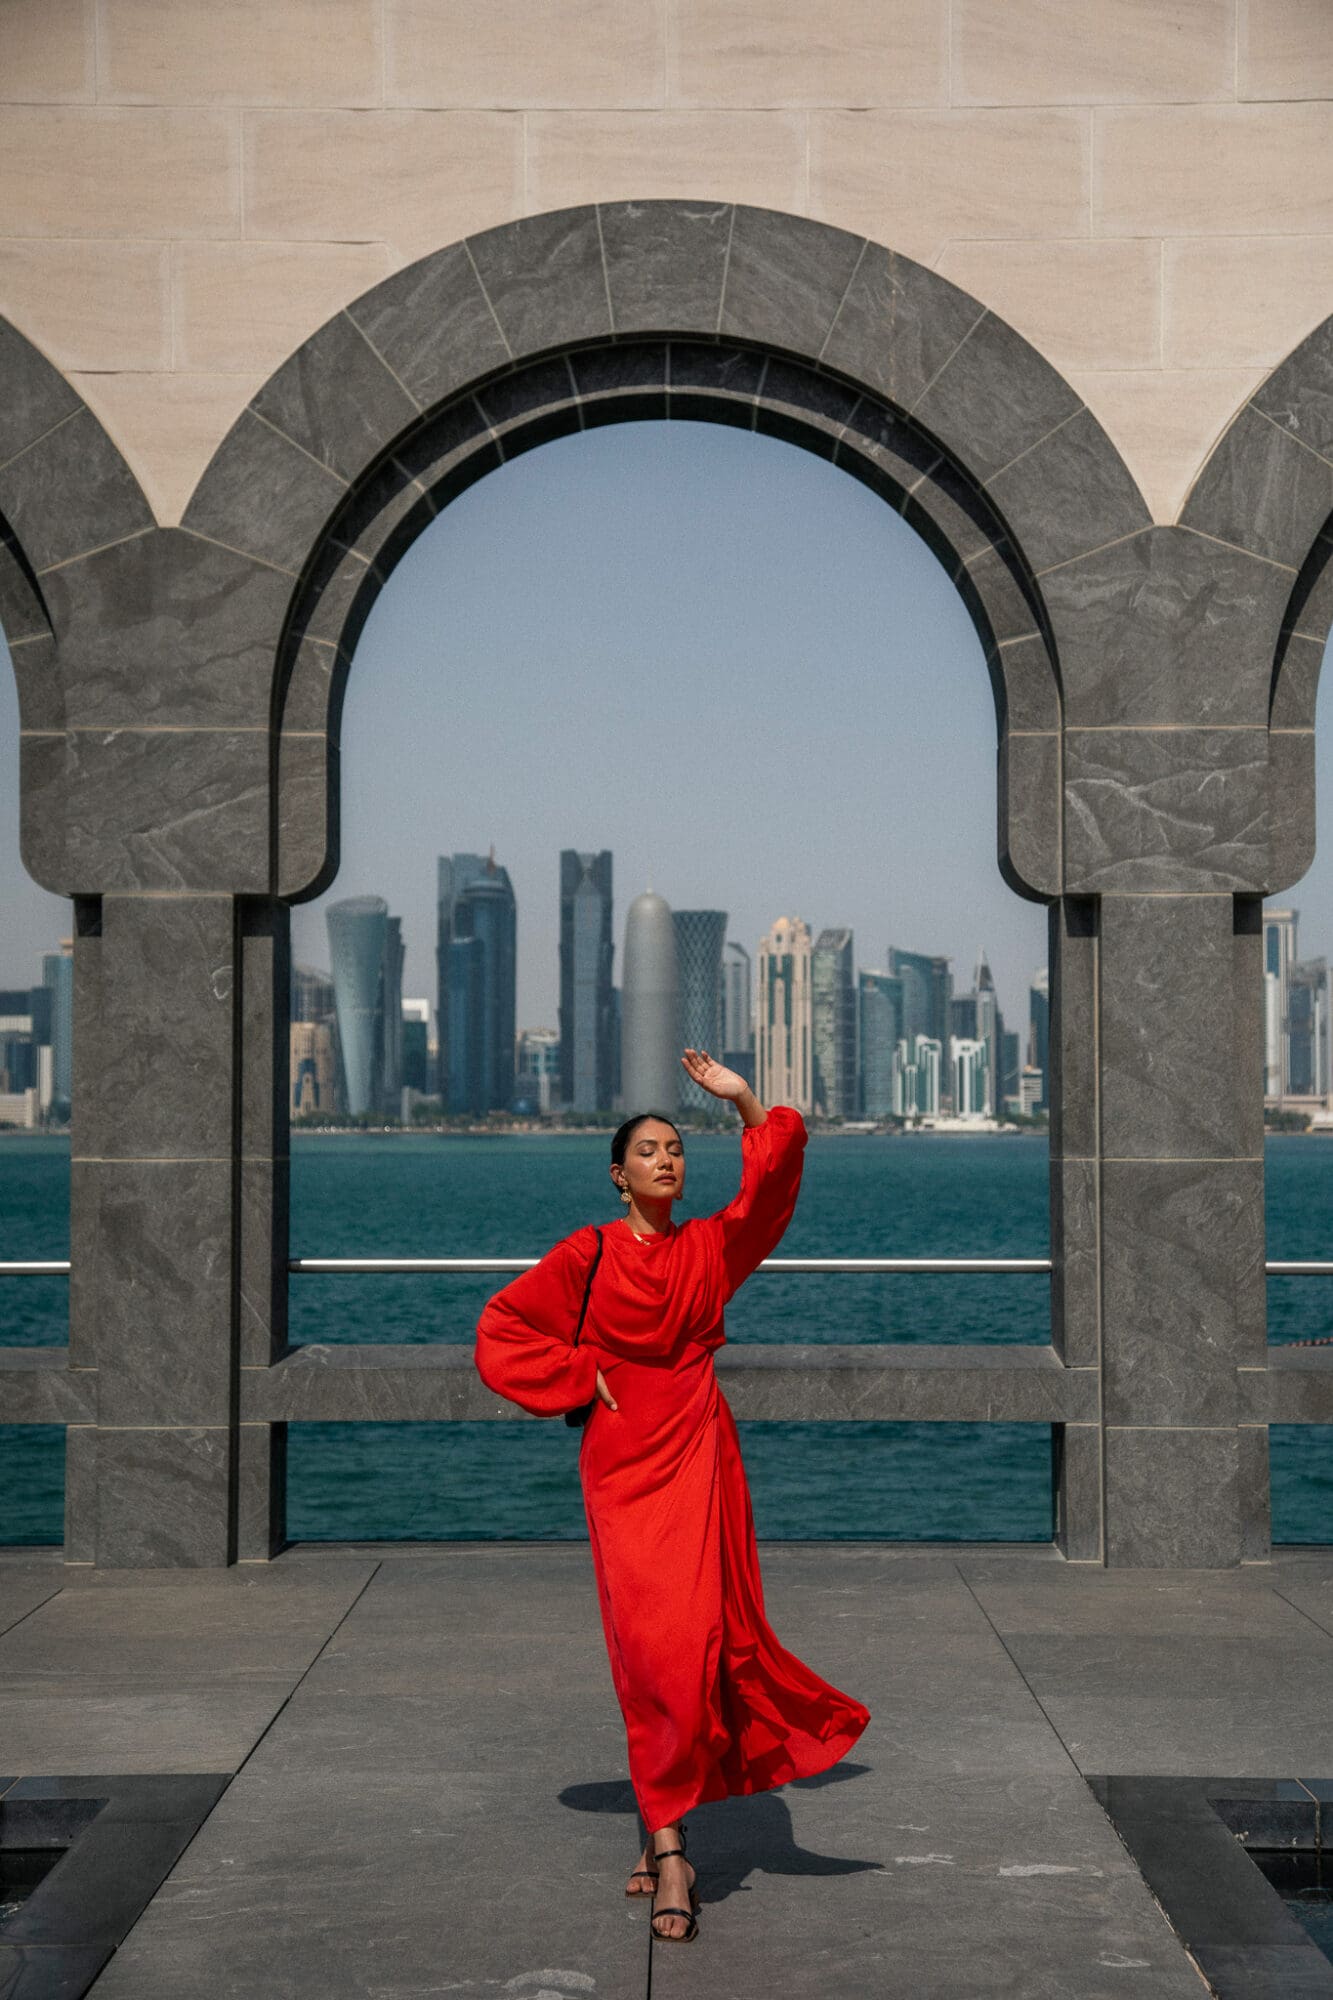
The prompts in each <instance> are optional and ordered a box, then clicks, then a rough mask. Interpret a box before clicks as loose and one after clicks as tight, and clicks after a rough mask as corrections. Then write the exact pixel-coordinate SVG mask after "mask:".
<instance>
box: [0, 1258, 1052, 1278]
mask: <svg viewBox="0 0 1333 2000" xmlns="http://www.w3.org/2000/svg"><path fill="white" fill-rule="evenodd" d="M540 1262H541V1259H540V1258H539V1257H293V1258H292V1259H291V1261H290V1263H289V1264H288V1266H287V1269H288V1270H289V1271H293V1272H297V1273H299V1274H301V1275H309V1274H310V1273H311V1272H315V1273H320V1274H325V1275H330V1274H335V1273H338V1272H348V1271H426V1272H431V1271H436V1272H443V1271H455V1272H457V1271H530V1270H531V1269H532V1267H533V1265H534V1264H539V1263H540ZM3 1268H4V1267H3V1265H0V1270H2V1269H3ZM1050 1268H1051V1260H1050V1258H1049V1257H765V1259H764V1261H763V1263H762V1264H759V1265H757V1266H756V1269H757V1270H760V1271H779V1272H783V1271H986V1272H992V1271H1002V1272H1009V1273H1013V1272H1015V1271H1017V1272H1029V1271H1038V1272H1039V1271H1049V1270H1050Z"/></svg>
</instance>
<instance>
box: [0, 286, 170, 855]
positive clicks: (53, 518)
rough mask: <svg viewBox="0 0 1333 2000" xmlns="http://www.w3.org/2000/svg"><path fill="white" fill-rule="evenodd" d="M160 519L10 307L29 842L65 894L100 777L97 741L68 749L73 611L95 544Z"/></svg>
mask: <svg viewBox="0 0 1333 2000" xmlns="http://www.w3.org/2000/svg"><path fill="white" fill-rule="evenodd" d="M153 525H154V522H153V513H152V509H151V508H150V507H149V504H148V501H147V499H146V497H145V495H144V493H143V490H142V488H141V487H140V485H139V482H138V480H137V479H136V478H135V476H134V474H133V472H132V471H131V470H130V468H129V466H128V465H127V463H126V461H125V459H124V458H123V457H122V455H121V453H120V451H119V450H118V449H117V447H116V445H115V444H114V443H113V441H112V439H111V437H110V435H109V434H108V432H107V431H106V429H105V428H104V427H103V425H102V424H101V423H100V421H99V420H98V418H97V417H96V416H95V415H94V414H93V412H92V411H91V410H90V409H89V408H88V405H87V404H86V403H85V402H84V400H83V398H82V397H81V396H80V395H79V393H78V391H77V390H76V389H75V388H74V387H73V386H72V385H71V384H70V383H69V382H68V381H67V380H66V379H65V377H64V375H63V374H62V373H61V371H60V370H59V369H58V368H57V367H56V366H55V365H54V363H52V362H51V361H49V360H48V359H47V358H46V356H45V355H44V354H43V353H42V352H41V351H40V349H39V348H37V347H36V346H34V344H33V343H32V341H30V340H28V339H27V338H26V336H25V335H23V334H22V333H20V332H19V330H18V328H17V327H15V326H14V325H12V324H11V323H10V322H9V321H8V320H4V319H0V625H2V626H3V628H4V632H5V637H6V640H7V642H8V646H9V653H10V659H11V661H12V664H13V670H14V678H15V682H16V684H17V688H18V701H19V728H20V731H21V745H20V789H21V795H22V796H21V811H20V829H19V841H20V852H21V855H22V859H23V863H24V866H25V867H26V868H27V870H28V872H29V874H30V875H32V877H33V878H34V880H35V881H37V882H38V883H40V884H41V886H42V887H43V888H45V889H49V890H51V891H53V892H54V893H55V894H65V893H68V892H69V891H70V889H71V887H72V884H71V881H70V876H69V865H68V840H67V828H68V826H69V824H70V823H71V818H72V816H74V817H76V816H78V815H79V814H80V813H83V814H84V816H85V817H88V816H93V817H95V816H96V813H97V803H96V790H97V786H98V784H99V782H100V780H99V777H98V774H97V771H96V768H95V767H96V766H97V764H98V752H97V750H96V748H95V746H92V745H89V746H88V751H87V755H86V756H85V757H84V758H83V760H82V763H81V764H80V763H79V762H78V761H77V760H74V759H72V758H71V757H70V755H69V744H68V740H67V738H66V735H65V732H66V730H67V729H68V728H69V727H70V723H71V702H70V693H71V686H72V680H71V664H72V663H71V660H70V659H69V657H68V656H67V655H66V652H65V650H64V643H63V642H64V639H65V636H66V620H65V617H64V612H65V610H66V609H67V608H68V607H69V606H71V605H73V604H74V603H75V602H76V601H79V602H82V601H86V596H87V578H88V572H87V564H88V559H89V556H90V553H91V552H92V551H94V550H97V549H101V548H105V547H108V546H109V545H112V544H118V543H122V542H125V541H127V540H129V539H131V538H133V537H136V536H145V535H148V534H149V533H151V531H152V529H153ZM136 713H137V714H139V715H140V716H141V714H142V709H141V707H139V708H137V709H136Z"/></svg>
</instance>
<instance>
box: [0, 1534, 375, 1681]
mask: <svg viewBox="0 0 1333 2000" xmlns="http://www.w3.org/2000/svg"><path fill="white" fill-rule="evenodd" d="M163 1574H174V1575H175V1576H176V1577H177V1578H178V1581H177V1582H176V1584H175V1585H174V1587H171V1586H164V1585H162V1584H160V1583H146V1582H145V1581H144V1577H143V1572H141V1571H122V1572H107V1571H101V1572H90V1573H87V1574H86V1575H85V1576H84V1577H83V1578H82V1579H81V1580H80V1581H78V1582H76V1583H74V1584H72V1585H70V1586H69V1587H68V1588H65V1589H62V1590H61V1591H60V1592H59V1594H58V1595H57V1596H53V1597H50V1598H48V1599H47V1601H46V1602H44V1603H42V1604H41V1605H40V1606H39V1607H38V1608H37V1609H35V1610H34V1611H33V1612H32V1613H31V1615H30V1616H29V1617H27V1618H25V1619H24V1620H23V1622H22V1623H21V1624H19V1625H16V1626H14V1627H13V1628H12V1629H10V1630H9V1631H7V1632H5V1633H3V1634H0V1686H3V1687H4V1688H5V1689H11V1688H15V1687H29V1686H43V1685H45V1686H51V1687H54V1686H55V1684H57V1683H60V1684H63V1685H66V1686H67V1687H68V1688H69V1689H70V1690H71V1691H76V1690H77V1691H85V1692H86V1691H88V1690H90V1689H93V1688H98V1687H101V1686H104V1685H107V1686H109V1685H111V1684H120V1683H124V1682H130V1683H132V1684H137V1685H139V1686H141V1687H144V1688H149V1687H157V1688H162V1689H164V1690H168V1691H169V1690H181V1689H186V1688H194V1687H199V1686H211V1685H215V1684H220V1683H226V1682H245V1681H253V1680H256V1679H278V1678H283V1679H286V1680H287V1681H288V1682H291V1681H294V1680H295V1679H297V1678H298V1677H299V1675H300V1674H301V1673H303V1672H304V1671H305V1669H306V1668H307V1667H308V1666H309V1665H310V1664H311V1662H312V1661H313V1660H314V1659H315V1657H316V1655H317V1654H318V1652H319V1650H320V1648H321V1646H323V1645H324V1643H325V1641H326V1640H327V1639H328V1638H329V1637H330V1635H331V1634H332V1633H333V1632H334V1631H335V1630H336V1628H337V1626H338V1624H339V1621H340V1620H341V1619H342V1618H343V1617H344V1616H345V1614H346V1613H347V1612H348V1610H349V1609H350V1608H351V1606H352V1605H353V1604H354V1602H355V1600H356V1597H357V1595H358V1593H359V1592H360V1591H361V1590H362V1589H363V1588H364V1586H365V1583H366V1581H367V1580H368V1578H369V1576H370V1575H371V1571H370V1570H369V1569H368V1568H367V1567H365V1566H357V1567H356V1568H352V1567H350V1566H348V1565H346V1564H344V1565H342V1566H341V1567H340V1569H339V1570H338V1571H336V1572H330V1573H329V1574H328V1575H326V1576H324V1577H322V1578H320V1579H318V1580H311V1579H310V1578H309V1577H307V1576H301V1575H297V1576H295V1577H293V1578H291V1579H288V1578H279V1577H276V1576H273V1577H269V1576H263V1577H248V1578H245V1577H243V1578H240V1579H239V1580H236V1579H237V1572H236V1571H235V1570H223V1571H219V1572H216V1573H209V1574H208V1575H201V1574H200V1573H199V1572H198V1571H192V1572H189V1573H188V1574H182V1573H181V1572H174V1573H172V1572H163Z"/></svg>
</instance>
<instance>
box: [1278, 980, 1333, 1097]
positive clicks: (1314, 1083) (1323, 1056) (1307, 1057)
mask: <svg viewBox="0 0 1333 2000" xmlns="http://www.w3.org/2000/svg"><path fill="white" fill-rule="evenodd" d="M1287 1089H1288V1093H1289V1095H1290V1096H1292V1097H1322V1098H1327V1096H1328V1094H1329V1092H1330V1090H1333V1017H1331V1015H1330V1009H1329V980H1328V962H1327V960H1326V959H1322V958H1308V959H1302V960H1300V961H1299V962H1298V963H1297V964H1295V965H1293V966H1292V967H1291V971H1290V974H1289V977H1288V980H1287Z"/></svg>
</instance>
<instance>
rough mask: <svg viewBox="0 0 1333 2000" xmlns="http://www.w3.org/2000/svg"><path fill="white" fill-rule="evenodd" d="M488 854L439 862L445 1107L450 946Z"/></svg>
mask: <svg viewBox="0 0 1333 2000" xmlns="http://www.w3.org/2000/svg"><path fill="white" fill-rule="evenodd" d="M494 861H495V849H494V848H492V849H491V852H490V863H491V865H493V864H494ZM486 868H487V856H486V855H484V854H448V855H445V854H442V855H441V856H440V857H439V860H438V862H437V864H436V891H435V1035H436V1043H437V1056H436V1067H437V1070H438V1072H439V1089H440V1098H441V1101H442V1102H443V1103H444V1105H445V1107H446V1108H448V1105H449V1079H450V1076H451V1074H452V1073H453V1071H452V1062H451V1058H450V1055H449V1014H450V1009H449V947H450V945H451V944H452V943H453V937H454V910H455V906H456V904H457V902H458V898H459V897H460V895H461V894H462V893H463V891H464V889H466V888H467V886H468V884H469V882H474V881H476V880H477V879H478V878H479V877H480V876H483V875H484V874H485V873H486Z"/></svg>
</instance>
